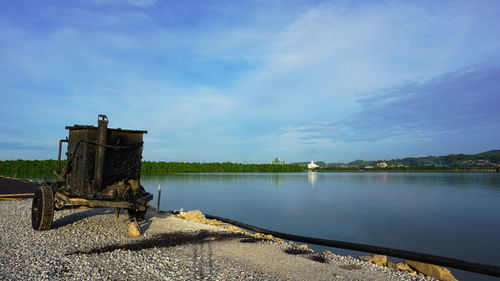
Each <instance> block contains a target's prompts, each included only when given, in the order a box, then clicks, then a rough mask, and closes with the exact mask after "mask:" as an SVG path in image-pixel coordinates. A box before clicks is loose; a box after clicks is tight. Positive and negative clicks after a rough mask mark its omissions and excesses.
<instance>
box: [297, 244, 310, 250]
mask: <svg viewBox="0 0 500 281" xmlns="http://www.w3.org/2000/svg"><path fill="white" fill-rule="evenodd" d="M299 247H301V248H302V249H309V246H307V244H301V245H299Z"/></svg>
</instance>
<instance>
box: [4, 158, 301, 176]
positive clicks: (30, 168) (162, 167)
mask: <svg viewBox="0 0 500 281" xmlns="http://www.w3.org/2000/svg"><path fill="white" fill-rule="evenodd" d="M65 165H66V162H65V161H61V166H62V167H64V166H65ZM56 168H57V161H56V160H6V161H0V174H1V175H8V176H14V175H17V176H23V175H25V176H49V175H52V171H53V170H55V169H56ZM304 171H305V168H304V167H301V166H297V165H272V164H238V163H231V162H224V163H184V162H151V161H144V162H142V166H141V173H142V174H143V175H165V174H169V173H247V172H248V173H259V172H262V173H266V172H274V173H279V172H304Z"/></svg>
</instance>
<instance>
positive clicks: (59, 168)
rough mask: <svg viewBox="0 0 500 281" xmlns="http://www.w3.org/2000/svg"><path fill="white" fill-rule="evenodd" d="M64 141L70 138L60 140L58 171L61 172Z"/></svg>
mask: <svg viewBox="0 0 500 281" xmlns="http://www.w3.org/2000/svg"><path fill="white" fill-rule="evenodd" d="M63 142H69V140H68V138H66V139H62V140H59V152H58V153H57V171H58V172H61V150H62V143H63Z"/></svg>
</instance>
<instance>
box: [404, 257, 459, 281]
mask: <svg viewBox="0 0 500 281" xmlns="http://www.w3.org/2000/svg"><path fill="white" fill-rule="evenodd" d="M405 261H406V263H407V264H409V265H410V266H411V267H412V268H414V269H415V270H416V271H418V272H420V273H423V274H425V275H427V276H430V277H433V278H436V279H438V280H441V281H457V279H456V278H455V276H453V274H451V272H450V270H448V269H447V268H446V267H442V266H439V265H433V264H428V263H423V262H418V261H412V260H405Z"/></svg>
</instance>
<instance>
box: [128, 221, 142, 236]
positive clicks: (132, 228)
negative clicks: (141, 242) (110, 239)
mask: <svg viewBox="0 0 500 281" xmlns="http://www.w3.org/2000/svg"><path fill="white" fill-rule="evenodd" d="M127 232H128V234H129V235H130V236H132V237H136V238H137V237H139V236H141V230H140V229H139V225H138V224H137V222H135V221H130V222H128V223H127Z"/></svg>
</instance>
